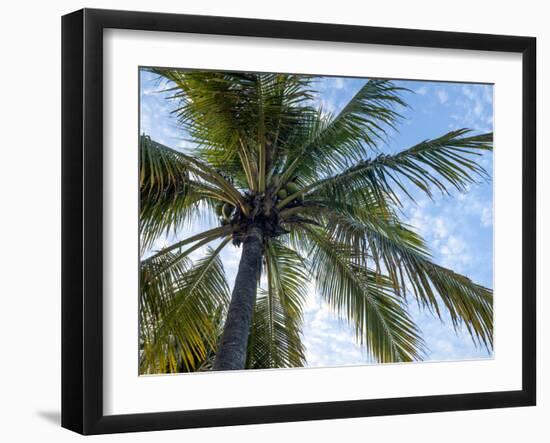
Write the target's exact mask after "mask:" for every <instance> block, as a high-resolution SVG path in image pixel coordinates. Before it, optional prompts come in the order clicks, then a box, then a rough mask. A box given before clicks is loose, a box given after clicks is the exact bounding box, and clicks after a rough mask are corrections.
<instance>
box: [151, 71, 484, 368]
mask: <svg viewBox="0 0 550 443" xmlns="http://www.w3.org/2000/svg"><path fill="white" fill-rule="evenodd" d="M151 71H152V72H155V73H156V74H158V75H159V76H160V79H162V80H163V81H165V82H166V85H167V88H168V90H170V91H171V92H172V93H171V97H170V98H171V99H172V100H174V101H175V102H176V103H177V106H176V108H175V111H174V113H175V115H176V117H177V120H178V122H179V124H181V126H182V128H183V131H182V133H184V134H186V135H187V136H188V140H189V142H190V146H191V147H190V148H188V149H186V150H185V152H184V151H180V150H174V149H171V148H169V147H167V146H164V145H161V144H160V143H157V142H155V141H154V140H152V139H151V138H150V137H148V136H147V135H142V136H141V137H140V161H141V169H140V195H141V197H140V198H141V205H140V239H141V250H142V254H143V255H142V260H141V266H140V279H141V296H140V324H141V327H140V331H141V334H140V338H141V341H140V348H141V351H140V356H141V360H140V362H141V371H142V372H143V373H155V372H179V371H197V370H206V369H213V370H226V369H243V368H271V367H296V366H303V365H304V364H305V363H306V361H305V349H304V344H303V342H302V340H301V327H302V321H303V313H302V311H303V307H304V302H305V298H306V294H307V293H308V288H309V285H310V283H313V285H314V288H315V291H316V292H317V294H318V295H319V296H320V297H321V298H322V299H323V300H324V301H325V302H326V303H327V304H328V306H329V307H330V308H331V309H332V310H333V311H334V313H335V314H336V315H337V316H338V317H339V318H342V319H343V320H345V321H346V322H347V323H349V324H350V325H352V327H353V328H354V331H355V335H356V339H357V341H358V343H360V344H362V345H363V346H364V349H366V350H367V351H368V353H369V355H370V356H371V357H372V358H373V359H375V360H377V361H379V362H405V361H413V360H421V359H422V358H423V355H425V351H426V349H425V344H424V342H423V340H422V338H421V331H420V330H419V328H418V327H417V326H416V325H415V323H414V321H413V319H412V318H411V316H410V314H409V312H408V309H407V306H408V305H407V303H408V300H410V299H412V300H416V301H417V302H418V304H419V305H420V306H421V307H423V308H425V309H427V310H429V311H430V312H432V313H433V314H434V315H436V316H440V317H442V316H443V314H444V312H446V313H448V315H445V318H450V322H451V323H452V324H453V326H454V327H455V328H458V327H462V326H464V327H465V328H466V329H467V331H468V332H469V334H470V335H471V337H472V339H473V340H474V341H475V342H476V343H477V344H478V345H481V346H485V347H487V348H488V349H490V348H492V343H493V342H492V329H493V323H492V290H491V289H488V288H485V287H483V286H481V285H479V284H476V283H474V282H472V281H471V280H470V279H469V278H468V277H466V276H463V275H460V274H458V273H456V272H454V271H453V270H451V269H447V268H445V267H443V266H440V265H438V264H437V263H435V262H434V261H433V260H432V258H431V256H430V253H429V251H428V249H427V247H426V244H425V242H424V241H423V239H422V238H421V237H420V236H419V234H418V233H417V232H415V230H414V228H413V227H411V226H407V225H406V224H405V223H404V222H403V221H401V220H400V215H401V213H400V208H401V207H402V204H403V200H404V199H413V197H414V194H415V193H418V192H420V193H424V194H426V195H428V196H429V197H432V196H433V195H434V192H442V193H444V194H448V193H449V192H450V191H452V190H458V191H462V192H464V191H466V190H467V188H468V186H469V185H470V184H472V183H475V182H477V181H478V180H480V179H484V178H487V173H486V171H485V170H484V169H483V168H482V167H481V166H480V165H479V164H478V162H476V159H477V158H479V157H478V156H479V155H482V153H483V152H484V151H491V150H492V134H481V135H479V134H473V133H472V132H471V131H469V130H467V129H460V130H456V131H452V132H449V133H447V134H444V135H441V136H439V137H437V138H434V139H431V140H424V141H421V142H419V143H418V144H416V145H414V146H412V147H405V149H403V150H401V151H399V152H397V153H394V154H387V153H384V152H382V151H381V148H380V146H382V145H383V141H384V140H385V139H386V137H387V133H388V129H390V128H395V127H396V125H397V124H398V123H399V121H400V119H401V116H400V114H399V111H400V110H401V109H402V108H403V107H405V106H407V105H406V103H405V102H404V100H403V98H402V97H403V95H404V94H405V93H406V90H405V89H403V88H400V87H398V86H396V85H395V84H393V83H392V82H391V81H387V80H376V79H374V80H369V81H366V83H365V84H364V86H363V87H361V89H360V90H359V91H358V92H357V93H356V94H355V96H354V97H353V98H352V99H351V100H350V101H349V103H347V105H345V106H344V107H343V109H342V110H341V111H340V112H339V113H337V114H335V115H331V114H330V113H327V112H324V111H323V110H322V109H319V108H318V107H316V106H315V103H316V102H315V100H314V99H313V98H314V90H313V87H314V85H315V82H316V80H317V79H316V78H315V77H310V76H303V75H286V74H256V73H234V72H189V71H181V70H176V69H152V70H151ZM208 214H211V215H214V214H215V215H214V218H212V217H211V218H210V220H215V221H216V222H215V225H214V226H211V227H210V228H209V229H205V230H203V231H202V232H199V233H198V234H196V235H192V236H188V237H185V238H182V234H181V233H182V232H184V227H185V226H186V223H187V222H189V221H192V220H195V219H196V217H201V216H204V215H208ZM206 220H208V219H206ZM159 238H164V239H165V238H175V239H176V240H174V242H173V243H172V244H171V245H170V246H167V247H164V248H160V249H157V250H154V251H153V252H151V250H153V249H155V247H154V245H155V242H156V241H157V240H158V239H159ZM230 242H232V244H234V245H236V246H239V247H240V248H241V250H242V252H241V258H240V263H239V266H238V271H237V273H236V277H235V283H234V286H233V289H232V291H231V293H230V291H229V287H228V284H227V282H226V277H225V275H224V269H223V265H222V261H221V259H220V252H221V251H222V250H223V248H224V247H226V246H227V245H228V244H229V243H230ZM205 250H206V252H205V254H204V255H203V256H202V257H201V258H198V259H196V258H193V257H195V256H196V255H197V254H198V253H199V251H205ZM148 251H149V252H148ZM193 253H194V254H193ZM442 318H443V317H442Z"/></svg>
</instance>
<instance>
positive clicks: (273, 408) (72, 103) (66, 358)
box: [62, 9, 536, 434]
mask: <svg viewBox="0 0 550 443" xmlns="http://www.w3.org/2000/svg"><path fill="white" fill-rule="evenodd" d="M107 28H118V29H132V30H147V31H171V32H186V33H199V34H217V35H227V36H250V37H269V38H285V39H301V40H317V41H332V42H353V43H370V44H378V45H399V46H415V47H425V48H426V47H429V48H454V49H469V50H483V51H503V52H511V53H520V54H522V63H523V80H522V81H523V85H522V88H523V104H522V107H523V109H522V112H523V114H522V115H523V116H522V131H523V136H522V137H523V138H522V143H523V146H522V155H523V164H522V169H521V171H522V182H523V189H522V195H523V202H522V205H523V208H522V209H523V214H522V221H523V228H522V229H523V232H522V236H523V237H522V240H523V246H522V248H523V251H522V253H523V257H522V291H523V293H522V389H521V390H517V391H505V392H479V393H469V394H457V395H435V396H420V397H403V398H391V399H372V400H356V401H333V402H324V403H307V404H278V405H266V406H260V407H237V408H227V409H225V408H224V409H208V410H189V411H176V412H173V411H172V412H160V413H141V414H130V415H104V413H103V407H102V404H103V374H102V371H103V369H102V368H103V342H102V324H103V318H102V316H103V300H102V284H103V279H102V267H103V255H102V254H103V246H102V245H103V227H102V223H103V209H102V206H103V201H102V195H103V194H102V191H103V189H102V188H103V182H102V176H103V166H102V165H103V150H102V149H103V148H102V137H103V123H102V120H103V112H102V109H103V108H102V106H103V98H102V97H103V88H102V81H103V80H102V76H103V38H102V36H103V30H104V29H107ZM535 63H536V39H535V38H532V37H515V36H503V35H484V34H470V33H456V32H440V31H423V30H411V29H391V28H376V27H364V26H348V25H336V24H319V23H299V22H286V21H284V22H283V21H272V20H256V19H243V18H229V17H209V16H196V15H176V14H161V13H149V12H127V11H110V10H97V9H83V10H79V11H76V12H73V13H71V14H68V15H65V16H63V18H62V426H63V427H65V428H68V429H71V430H73V431H76V432H79V433H82V434H104V433H115V432H132V431H151V430H161V429H178V428H193V427H211V426H228V425H239V424H255V423H273V422H288V421H300V420H319V419H331V418H347V417H363V416H379V415H389V414H412V413H425V412H438V411H458V410H467V409H486V408H502V407H512V406H530V405H535V402H536V352H535V351H536V337H535V331H536V325H535V320H536V317H535V304H536V303H535V297H536V275H535V274H536V266H535V265H536V118H535V117H536V101H535V100H536V90H535V85H536V69H535Z"/></svg>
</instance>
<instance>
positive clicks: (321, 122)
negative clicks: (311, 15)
mask: <svg viewBox="0 0 550 443" xmlns="http://www.w3.org/2000/svg"><path fill="white" fill-rule="evenodd" d="M403 91H405V89H404V88H400V87H397V86H395V85H394V84H393V83H392V82H390V81H387V80H369V81H367V82H366V83H365V85H364V86H363V87H362V88H361V89H360V90H359V91H358V92H357V93H356V94H355V96H354V97H353V98H352V99H351V100H350V101H349V102H348V104H347V105H346V106H345V107H344V108H343V109H342V110H341V111H340V112H339V113H338V114H337V115H334V116H331V115H327V114H325V113H324V112H323V111H322V110H321V111H319V112H318V113H317V114H316V118H313V119H310V123H309V131H308V132H306V133H304V135H305V137H304V140H302V141H300V142H299V143H298V146H295V147H294V149H293V150H292V152H291V153H290V155H289V157H288V160H287V167H286V168H285V172H284V178H285V179H288V178H290V177H292V176H293V175H296V176H299V177H302V178H306V179H309V178H317V179H318V178H319V177H322V176H327V175H332V174H333V171H335V170H336V171H338V170H342V169H344V168H346V167H348V166H349V165H350V164H353V163H356V162H359V161H361V160H362V159H364V158H365V157H366V156H368V155H370V154H371V153H372V151H373V150H376V145H377V143H379V142H380V141H381V140H382V139H383V138H384V137H385V135H386V131H387V129H389V128H395V124H396V122H397V121H398V119H399V118H400V114H399V113H398V112H397V111H396V110H395V108H397V107H399V106H403V107H405V106H406V103H405V102H404V101H403V100H402V99H401V97H400V94H401V93H402V92H403ZM297 141H298V140H296V141H295V143H296V142H297Z"/></svg>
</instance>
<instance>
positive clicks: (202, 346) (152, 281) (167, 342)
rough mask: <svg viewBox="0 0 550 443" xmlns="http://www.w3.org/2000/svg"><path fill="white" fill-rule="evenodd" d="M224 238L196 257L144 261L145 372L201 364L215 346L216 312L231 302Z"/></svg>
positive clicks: (194, 367)
mask: <svg viewBox="0 0 550 443" xmlns="http://www.w3.org/2000/svg"><path fill="white" fill-rule="evenodd" d="M226 244H227V241H225V242H222V243H221V244H220V245H219V246H218V248H216V249H215V250H213V249H209V250H208V251H207V253H206V255H205V256H204V257H203V258H202V259H200V260H197V261H196V262H195V263H193V264H192V263H191V262H190V261H189V260H188V259H184V260H179V261H178V264H177V265H174V266H167V263H166V262H167V261H170V260H174V259H175V257H173V256H170V254H165V255H163V256H161V257H158V258H156V259H154V260H152V261H149V262H147V263H142V265H141V267H140V280H141V282H140V283H141V295H140V344H141V346H140V348H141V351H140V373H147V374H151V373H165V372H181V371H185V372H187V371H194V370H197V369H198V368H199V367H200V366H201V365H202V364H203V363H204V361H205V359H206V358H207V356H208V354H209V353H211V352H212V351H213V350H215V347H216V343H217V338H218V334H219V323H218V322H216V318H217V317H216V315H214V314H215V313H216V312H220V311H224V310H225V309H226V308H227V305H228V303H229V297H230V294H229V287H228V285H227V282H226V279H225V274H224V270H223V265H222V263H221V260H220V259H219V253H220V251H221V249H222V248H223V247H224V246H225V245H226Z"/></svg>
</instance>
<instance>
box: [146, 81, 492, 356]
mask: <svg viewBox="0 0 550 443" xmlns="http://www.w3.org/2000/svg"><path fill="white" fill-rule="evenodd" d="M367 80H368V79H366V78H362V79H357V78H343V77H322V78H320V79H319V80H318V81H316V82H315V83H314V85H313V89H315V90H316V91H317V95H316V97H315V102H316V105H318V106H321V107H322V109H323V110H324V111H326V112H330V113H337V112H338V111H339V110H340V109H341V108H342V107H343V106H344V105H345V104H346V103H347V102H348V101H349V100H350V99H351V98H352V97H353V95H354V94H355V93H356V92H357V91H358V90H359V89H360V88H361V86H362V85H363V84H364V83H365V82H366V81H367ZM395 84H397V85H398V86H401V87H405V88H407V89H409V90H410V92H404V93H403V96H402V97H403V99H404V100H405V101H406V102H407V103H408V105H409V107H407V108H402V109H400V110H399V111H400V113H401V114H402V115H403V117H404V119H403V121H402V122H401V124H400V125H399V127H398V128H397V131H393V130H390V132H389V133H388V139H387V141H386V142H385V143H383V144H381V146H380V149H381V150H382V151H383V152H385V153H393V152H397V151H400V150H402V149H406V148H408V147H411V146H413V145H415V144H417V143H418V142H420V141H423V140H426V139H431V138H435V137H438V136H440V135H443V134H445V133H447V132H449V131H451V130H455V129H459V128H469V129H472V130H474V131H475V132H476V133H484V132H491V131H492V130H493V86H492V85H482V84H464V83H449V82H430V81H404V80H396V81H395ZM165 87H166V84H164V83H161V84H159V82H158V79H157V76H156V75H154V74H151V73H148V72H145V71H140V133H145V134H147V135H149V136H150V137H151V138H152V139H153V140H156V141H158V142H159V143H162V144H165V145H167V146H170V147H172V148H174V149H179V150H186V149H188V148H189V142H188V141H186V140H185V133H184V132H183V131H182V129H181V127H179V126H178V124H177V122H176V120H175V118H174V117H173V115H171V113H170V112H171V111H172V110H173V109H174V107H175V102H174V101H171V100H169V99H168V97H169V95H170V94H169V93H166V92H163V89H164V88H165ZM136 149H137V148H136ZM479 161H480V163H481V165H482V166H483V167H484V168H485V169H486V170H487V171H488V172H489V174H490V176H491V177H492V172H493V159H492V154H490V153H487V154H484V155H483V156H482V157H480V160H479ZM413 194H414V196H415V200H416V203H413V202H411V201H410V200H407V199H405V198H404V199H403V202H404V204H405V206H404V208H403V219H404V221H406V222H408V223H409V224H411V225H412V226H414V227H415V228H416V230H417V231H418V232H419V233H420V234H421V235H422V236H423V237H424V239H425V240H426V242H427V244H428V246H429V248H430V251H431V253H432V255H433V258H434V260H435V261H436V262H437V263H439V264H441V265H443V266H445V267H448V268H451V269H453V270H454V271H457V272H459V273H461V274H464V275H466V276H468V277H470V278H471V279H472V280H474V281H475V282H477V283H479V284H482V285H484V286H486V287H489V288H492V287H493V183H492V182H490V181H489V182H484V183H479V184H475V185H472V186H470V187H469V189H468V192H466V193H463V194H462V193H459V192H456V191H455V192H452V194H451V196H443V195H440V194H435V197H434V199H433V200H430V199H429V198H428V197H426V196H424V195H423V194H421V193H419V192H415V193H413ZM216 224H217V222H216V220H215V218H214V217H213V216H212V217H211V218H208V217H207V218H204V219H201V220H198V221H197V222H196V223H194V224H193V225H191V226H186V227H185V229H182V230H181V232H180V233H179V234H178V237H177V238H185V237H188V236H189V235H192V234H193V233H195V232H199V231H202V230H204V229H205V228H207V227H211V226H215V225H216ZM175 240H176V238H175V237H172V238H162V239H159V240H158V241H157V243H156V244H155V246H154V249H158V248H162V247H163V246H166V245H169V244H171V243H173V242H174V241H175ZM213 245H215V243H214V244H213ZM240 252H241V250H240V248H235V247H233V246H232V245H228V246H227V247H226V248H224V250H223V252H222V261H223V264H224V268H225V272H226V275H227V278H228V282H229V285H230V287H231V288H232V286H233V281H234V278H235V273H236V270H237V267H238V263H239V258H240ZM199 256H201V252H200V251H198V252H197V253H195V257H199ZM409 309H410V312H411V314H412V317H413V319H414V320H415V321H416V323H417V325H418V326H419V328H420V330H421V331H422V335H423V338H424V340H425V342H426V347H427V349H428V351H427V355H426V359H425V360H426V361H441V360H465V359H480V358H490V357H491V354H490V353H488V352H487V350H486V349H485V348H483V347H476V345H475V344H474V343H473V342H472V340H471V338H470V336H469V335H468V333H467V332H466V331H465V329H461V330H458V331H455V330H454V329H453V326H452V324H451V322H450V320H449V318H448V316H447V315H445V314H444V315H443V318H442V320H439V319H438V318H436V317H434V316H432V315H431V314H430V313H428V312H425V311H421V310H419V309H418V308H417V306H416V304H415V303H413V302H412V300H411V303H410V304H409ZM303 340H304V343H305V346H306V349H307V352H306V357H307V366H308V367H315V366H341V365H357V364H366V363H371V361H370V360H369V357H368V355H367V353H366V352H365V351H364V350H362V349H361V347H360V346H359V345H357V344H355V334H354V331H353V329H352V328H351V327H350V326H348V325H346V324H345V323H343V322H342V321H340V320H338V319H337V318H336V316H335V315H334V314H332V313H331V311H330V310H329V309H328V307H327V306H326V304H324V302H322V301H321V300H320V299H319V298H318V297H317V296H316V294H315V291H314V285H313V284H312V285H311V286H310V288H309V296H308V301H307V304H306V306H305V313H304V328H303Z"/></svg>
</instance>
